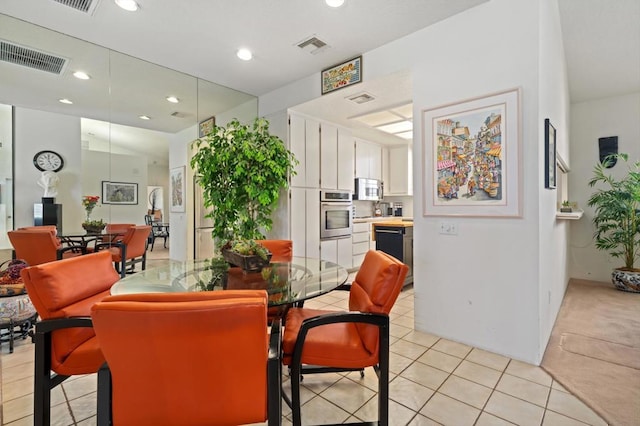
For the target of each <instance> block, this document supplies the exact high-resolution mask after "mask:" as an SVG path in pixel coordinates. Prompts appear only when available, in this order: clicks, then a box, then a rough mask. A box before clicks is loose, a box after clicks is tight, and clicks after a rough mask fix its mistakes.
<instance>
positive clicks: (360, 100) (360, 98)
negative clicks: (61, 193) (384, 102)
mask: <svg viewBox="0 0 640 426" xmlns="http://www.w3.org/2000/svg"><path fill="white" fill-rule="evenodd" d="M347 99H349V100H350V101H351V102H355V103H357V104H364V103H367V102H371V101H374V100H375V99H376V98H375V97H374V96H373V95H370V94H369V93H367V92H362V93H358V94H356V95H351V96H348V97H347Z"/></svg>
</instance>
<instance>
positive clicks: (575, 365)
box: [542, 279, 640, 426]
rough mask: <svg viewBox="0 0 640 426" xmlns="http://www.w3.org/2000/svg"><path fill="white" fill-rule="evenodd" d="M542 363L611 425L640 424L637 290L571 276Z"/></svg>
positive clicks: (639, 325) (638, 296) (638, 306)
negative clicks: (621, 288) (622, 289)
mask: <svg viewBox="0 0 640 426" xmlns="http://www.w3.org/2000/svg"><path fill="white" fill-rule="evenodd" d="M542 368H544V369H545V370H546V371H547V372H548V373H549V374H551V375H552V376H553V378H554V379H556V380H557V381H558V382H560V384H562V385H563V386H564V387H565V388H567V389H568V390H569V391H571V392H572V393H573V394H574V395H576V396H577V397H578V398H580V399H581V400H582V401H584V402H585V403H586V404H587V405H589V406H590V407H591V408H592V409H593V410H594V411H595V412H597V413H598V414H600V416H602V418H604V419H605V420H606V421H607V422H609V423H610V424H611V425H615V426H627V425H628V426H633V425H640V294H637V293H625V292H622V291H619V290H616V289H615V288H614V287H613V285H612V284H611V283H603V282H595V281H586V280H576V279H572V280H571V281H570V282H569V286H568V287H567V292H566V294H565V297H564V301H563V302H562V307H561V309H560V313H559V314H558V318H557V319H556V323H555V325H554V328H553V331H552V332H551V339H550V340H549V343H548V345H547V349H546V352H545V354H544V358H543V360H542Z"/></svg>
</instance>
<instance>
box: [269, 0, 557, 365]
mask: <svg viewBox="0 0 640 426" xmlns="http://www.w3.org/2000/svg"><path fill="white" fill-rule="evenodd" d="M539 15H540V16H539ZM542 19H550V21H549V23H548V24H539V22H540V21H541V20H542ZM558 21H559V18H558V17H557V5H556V0H538V1H530V0H493V1H491V2H489V3H484V4H482V5H480V6H477V7H475V8H473V9H470V10H468V11H466V12H463V13H461V14H458V15H455V16H453V17H451V18H449V19H447V20H445V21H442V22H440V23H438V24H435V25H433V26H431V27H428V28H425V29H423V30H421V31H418V32H415V33H413V34H410V35H408V36H406V37H404V38H402V39H399V40H396V41H394V42H392V43H389V44H387V45H385V46H382V47H380V48H378V49H375V50H373V51H370V52H366V53H365V54H363V63H364V64H365V66H364V67H363V68H364V70H365V73H364V76H363V80H365V81H367V80H371V79H374V78H376V77H380V76H384V75H387V74H390V73H393V72H397V71H399V70H403V69H410V70H411V72H412V79H413V102H414V120H415V122H416V123H419V122H420V117H421V111H422V110H424V109H428V108H433V107H436V106H439V105H443V104H447V103H454V102H459V101H462V100H465V99H469V98H473V97H478V96H483V95H486V94H489V93H493V92H498V91H503V90H506V89H511V88H514V87H519V88H521V89H522V92H521V95H522V97H521V116H522V120H521V123H520V130H521V154H522V162H521V173H522V188H521V193H522V199H523V201H522V202H523V204H522V205H523V209H522V212H523V213H522V217H521V218H515V219H514V218H509V219H500V218H494V219H488V218H453V217H447V218H436V217H423V212H422V208H421V206H422V191H423V187H424V185H425V183H423V181H422V170H423V160H422V156H423V150H422V140H423V139H422V134H421V126H419V125H417V126H414V150H413V152H414V170H415V174H414V211H413V216H414V236H415V237H414V265H415V280H414V288H415V321H416V324H415V325H416V328H417V329H419V330H423V331H427V332H431V333H435V334H438V335H440V336H443V337H446V338H449V339H452V340H455V341H459V342H463V343H467V344H470V345H473V346H476V347H480V348H483V349H487V350H490V351H493V352H497V353H501V354H504V355H507V356H510V357H513V358H517V359H520V360H523V361H527V362H531V363H539V361H540V359H541V357H542V353H543V351H544V344H543V342H542V341H543V340H546V338H544V337H542V335H543V334H544V332H543V330H541V323H543V324H545V326H546V324H549V323H552V322H553V318H554V317H555V314H556V312H553V311H552V310H551V309H549V308H546V309H545V310H544V311H542V312H541V310H540V307H539V305H540V291H541V290H540V288H541V284H540V281H541V277H540V270H541V269H545V268H547V267H553V266H552V265H550V262H549V259H550V258H551V257H552V256H554V255H555V253H554V252H553V251H554V250H556V249H557V247H556V245H553V246H551V247H550V248H549V250H550V252H549V253H545V254H544V256H541V253H540V251H541V249H540V242H539V236H538V232H539V230H540V226H541V223H540V209H542V208H543V209H544V210H545V223H544V226H545V230H544V232H546V233H553V235H554V238H555V237H556V236H558V235H559V236H560V238H563V237H562V235H563V233H562V231H561V230H560V231H555V230H554V229H555V226H556V225H555V222H554V220H553V219H552V217H553V215H552V214H551V212H547V210H548V208H549V205H550V200H546V198H545V201H544V206H542V202H541V200H540V198H541V194H540V192H541V191H542V190H543V189H542V188H543V185H541V178H542V175H541V168H542V167H543V165H541V164H540V161H541V159H542V158H543V157H542V156H541V149H542V148H541V145H540V144H541V140H542V139H541V138H543V136H541V133H540V132H541V131H542V129H543V127H542V124H541V122H543V118H541V117H540V115H541V114H549V115H551V116H552V118H554V120H555V119H557V122H558V123H562V122H563V121H564V120H566V118H565V116H566V98H565V97H566V81H565V80H566V77H565V76H564V74H563V73H564V70H563V66H562V65H554V64H550V66H551V68H550V70H546V69H545V70H543V72H544V73H545V75H544V76H541V75H540V72H541V71H540V67H541V64H542V62H541V61H540V58H539V52H540V50H541V46H543V45H544V46H545V48H547V49H548V48H550V47H553V45H554V44H556V45H561V44H562V41H561V39H560V38H559V29H558V27H557V26H558ZM543 30H544V31H549V34H547V35H545V38H543V39H542V40H541V39H540V37H541V35H540V32H541V31H543ZM551 50H552V52H551V56H550V59H549V61H551V58H553V59H559V60H562V49H561V48H560V49H559V48H557V47H555V48H552V49H551ZM545 54H547V52H545ZM552 73H556V74H557V75H555V76H553V77H552V76H551V74H552ZM542 78H545V79H546V78H551V79H552V81H551V82H549V83H545V85H546V86H545V87H544V88H541V87H540V85H541V83H540V81H539V80H540V79H542ZM318 81H319V75H318V74H316V75H313V76H309V77H308V78H305V79H302V80H299V81H297V82H294V83H292V84H291V85H289V86H287V87H286V88H280V89H278V90H276V91H274V92H271V93H269V94H267V95H265V96H263V97H261V98H260V103H259V105H260V115H266V114H270V113H274V112H277V111H281V110H283V109H286V108H287V107H289V106H293V105H296V104H299V103H301V102H304V101H307V100H309V99H311V98H312V97H317V96H319V89H318V87H319V86H318ZM556 89H560V90H559V91H557V92H555V93H554V90H556ZM541 92H542V93H541ZM543 95H544V96H545V99H544V100H542V101H540V100H539V97H542V96H543ZM554 103H555V104H556V106H554V107H553V108H552V107H551V105H553V104H554ZM564 132H566V130H565V131H564ZM564 134H565V135H566V133H564ZM426 184H430V182H427V183H426ZM545 197H546V195H545ZM547 214H548V217H547ZM442 220H447V221H451V222H456V223H457V224H458V229H459V233H458V235H457V236H455V237H452V236H445V235H440V234H439V233H438V229H439V224H440V222H441V221H442ZM547 229H549V231H547ZM562 244H563V243H562V242H561V243H560V245H562ZM565 245H566V243H565ZM565 278H566V276H565V275H564V273H563V272H560V273H559V274H558V273H553V274H551V275H550V277H549V279H551V280H553V281H554V282H553V283H550V284H549V285H548V287H545V289H551V291H558V292H560V291H561V290H559V289H562V288H563V286H564V285H565V284H566V282H565ZM545 279H547V278H546V277H545ZM546 285H547V284H545V286H546ZM547 291H548V290H547ZM561 298H562V295H561V294H553V295H552V300H554V301H557V300H560V299H561ZM541 315H545V318H544V320H542V319H541V317H540V316H541Z"/></svg>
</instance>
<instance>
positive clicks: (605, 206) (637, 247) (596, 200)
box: [587, 153, 640, 292]
mask: <svg viewBox="0 0 640 426" xmlns="http://www.w3.org/2000/svg"><path fill="white" fill-rule="evenodd" d="M618 159H622V160H624V162H625V164H627V170H626V173H625V174H624V176H622V177H620V178H617V177H614V176H613V175H607V174H605V169H607V168H608V167H607V166H612V165H613V164H615V162H616V160H618ZM628 159H629V156H628V154H623V153H620V154H614V155H609V156H607V157H606V158H605V159H604V161H603V162H602V163H601V164H598V165H596V167H595V169H594V176H593V178H592V179H591V180H590V181H589V186H591V187H594V186H596V185H598V184H601V185H603V186H604V188H602V189H598V190H597V191H596V192H595V193H593V194H592V195H591V198H589V201H588V203H587V204H588V205H589V206H590V207H595V214H594V217H593V224H594V225H595V228H596V230H595V234H594V238H595V240H596V248H597V249H599V250H604V251H607V252H609V254H610V255H611V256H613V257H615V258H622V259H623V260H624V266H623V267H620V268H616V269H614V270H613V273H612V281H613V284H614V285H615V286H616V288H618V289H620V290H624V291H631V292H640V269H638V268H636V267H635V262H636V260H638V258H639V257H640V161H636V162H635V163H633V164H629V163H628Z"/></svg>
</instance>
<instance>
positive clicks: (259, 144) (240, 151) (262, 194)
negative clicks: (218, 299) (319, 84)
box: [191, 118, 298, 247]
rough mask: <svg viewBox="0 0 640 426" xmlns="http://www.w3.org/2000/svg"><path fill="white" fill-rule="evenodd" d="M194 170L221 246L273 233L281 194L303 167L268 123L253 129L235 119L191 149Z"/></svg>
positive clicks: (255, 124) (257, 121) (257, 123)
mask: <svg viewBox="0 0 640 426" xmlns="http://www.w3.org/2000/svg"><path fill="white" fill-rule="evenodd" d="M192 148H194V151H195V154H194V155H193V157H192V158H191V167H192V168H193V170H194V172H195V175H196V182H197V183H198V184H199V185H200V186H201V187H202V189H203V200H204V207H205V208H207V209H211V210H210V212H209V213H208V214H207V217H209V218H211V219H212V220H213V231H212V236H213V237H214V239H216V240H217V242H218V243H219V244H218V245H217V246H218V247H221V244H220V243H224V242H226V241H229V240H232V239H236V240H238V239H261V238H264V235H263V232H264V231H268V230H270V229H271V226H272V223H273V222H272V219H271V213H272V211H273V209H274V208H275V207H276V205H277V202H278V198H279V197H280V191H281V190H282V189H284V188H287V187H288V185H289V177H290V176H291V175H293V174H295V171H294V167H295V165H296V164H297V163H298V162H297V160H296V159H295V157H294V155H293V153H292V152H290V151H289V150H288V149H287V148H286V146H285V145H284V142H283V141H282V140H281V139H280V138H278V137H277V136H274V135H271V134H270V133H269V122H268V121H267V120H266V119H264V118H256V119H255V121H254V122H253V124H252V125H251V126H249V125H243V124H240V122H239V121H238V120H236V119H234V120H232V121H231V122H229V123H228V124H227V126H226V127H223V126H214V128H213V130H212V132H211V133H209V134H208V135H206V136H204V137H202V138H200V139H198V140H196V141H194V142H193V144H192Z"/></svg>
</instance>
